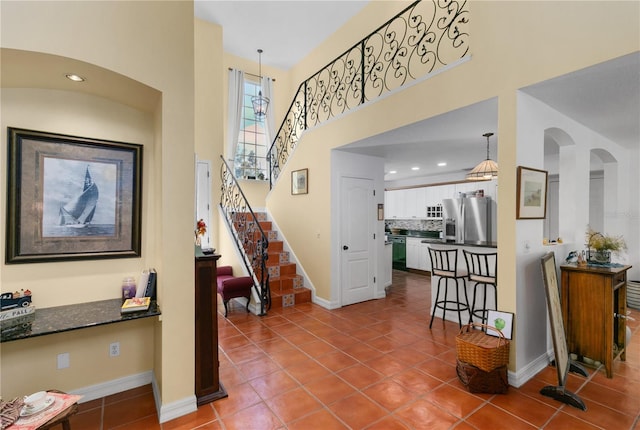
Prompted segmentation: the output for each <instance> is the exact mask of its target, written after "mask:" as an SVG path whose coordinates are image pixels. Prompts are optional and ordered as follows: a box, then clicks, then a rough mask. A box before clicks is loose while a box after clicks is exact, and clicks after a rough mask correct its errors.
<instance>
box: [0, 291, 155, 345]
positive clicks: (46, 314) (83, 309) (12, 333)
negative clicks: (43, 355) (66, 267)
mask: <svg viewBox="0 0 640 430" xmlns="http://www.w3.org/2000/svg"><path fill="white" fill-rule="evenodd" d="M121 305H122V299H109V300H100V301H97V302H88V303H78V304H74V305H65V306H56V307H51V308H43V309H36V311H35V312H34V313H32V314H31V315H28V316H26V317H20V323H19V324H17V325H13V324H14V323H15V322H13V321H12V322H11V323H7V322H4V323H3V324H2V331H1V333H0V342H10V341H12V340H19V339H27V338H30V337H36V336H44V335H47V334H54V333H61V332H65V331H71V330H78V329H81V328H87V327H94V326H99V325H105V324H113V323H119V322H123V321H130V320H135V319H139V318H148V317H153V316H156V315H160V307H159V306H158V303H157V302H156V301H155V300H154V301H152V302H151V306H149V309H147V310H146V311H140V312H131V313H125V314H121V313H120V306H121Z"/></svg>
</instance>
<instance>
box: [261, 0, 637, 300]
mask: <svg viewBox="0 0 640 430" xmlns="http://www.w3.org/2000/svg"><path fill="white" fill-rule="evenodd" d="M379 3H383V4H379ZM386 3H388V2H372V3H371V4H370V5H368V6H367V7H366V8H365V10H364V11H363V13H361V14H359V15H358V16H357V17H355V18H354V19H353V20H352V21H351V22H350V23H349V25H348V26H345V27H344V28H342V29H340V30H339V31H337V32H336V33H335V34H334V35H333V36H332V38H331V41H333V42H336V41H343V40H344V41H352V40H354V38H356V37H362V35H363V33H362V31H361V29H362V27H363V26H364V24H363V23H362V22H361V21H360V20H361V19H362V20H370V19H372V18H371V17H372V16H373V15H376V14H374V10H375V11H378V10H382V9H385V8H388V7H393V6H392V5H389V4H386ZM638 5H639V3H638V2H619V3H615V7H612V4H611V3H610V2H471V3H470V4H469V7H470V10H471V13H470V19H471V22H470V33H471V38H470V44H471V51H470V52H471V57H472V58H471V60H470V61H468V62H466V63H464V64H461V65H459V66H457V67H455V68H453V69H451V70H448V71H446V72H445V73H441V74H439V75H437V76H434V77H432V78H431V79H428V80H426V81H423V82H421V83H419V84H417V85H414V86H412V87H411V88H410V89H408V90H405V91H400V92H398V93H396V94H393V95H391V96H389V97H387V98H385V99H383V100H379V101H377V102H376V103H374V104H371V105H369V106H366V107H364V108H361V109H359V110H357V111H353V112H350V113H347V114H346V115H344V117H343V118H341V119H340V120H338V121H333V122H331V123H329V124H325V125H323V126H320V127H318V128H316V129H313V130H310V131H309V132H307V133H306V134H305V135H304V137H303V138H302V140H301V141H300V143H299V145H298V147H297V149H296V152H295V153H294V155H293V157H292V158H291V159H290V161H289V163H288V164H287V165H286V168H285V169H284V170H283V172H282V174H281V176H280V178H281V179H280V181H279V182H278V183H277V185H276V187H275V189H274V190H273V191H272V193H271V194H270V196H269V198H268V207H269V209H270V210H271V211H272V212H273V213H274V214H275V215H276V220H277V222H278V224H279V226H280V227H281V229H282V231H283V233H284V234H285V235H286V237H287V239H288V240H289V243H290V244H291V247H292V248H293V249H295V250H296V255H298V257H299V258H300V260H301V264H302V265H303V267H304V269H305V271H306V272H307V273H308V274H309V276H310V278H311V279H312V280H313V283H314V284H315V286H316V288H317V294H318V296H320V297H322V298H325V299H329V297H330V291H331V289H332V288H335V287H336V286H331V285H330V284H329V275H328V272H329V271H328V270H327V268H329V267H331V264H330V263H331V258H330V257H331V252H332V249H335V247H336V246H337V245H336V244H334V245H333V248H332V244H331V243H330V241H329V239H328V238H329V237H330V234H331V229H332V228H333V227H332V226H331V225H330V222H329V219H330V216H329V214H330V206H331V204H332V196H331V195H330V189H329V175H328V170H329V169H330V165H329V152H330V150H331V149H332V148H336V147H340V146H342V145H345V144H348V143H351V142H353V141H356V140H358V139H362V138H365V137H368V136H371V135H375V134H378V133H381V132H384V131H387V130H391V129H395V128H397V127H401V126H403V125H406V124H410V123H413V122H416V121H419V120H422V119H426V118H430V117H433V116H436V115H438V114H441V113H445V112H448V111H451V110H454V109H457V108H460V107H464V106H467V105H470V104H472V103H476V102H479V101H482V100H486V99H489V98H492V97H495V96H497V97H498V98H499V112H498V123H499V127H498V130H497V135H498V140H499V145H498V148H499V149H498V163H499V165H500V171H501V174H500V179H499V180H500V188H499V195H500V196H499V199H498V201H499V207H498V217H499V219H500V223H499V227H498V238H499V243H498V245H499V250H500V264H499V267H500V273H499V277H500V279H501V284H502V285H505V286H511V287H505V288H500V291H499V299H498V300H499V302H500V304H501V308H502V309H504V310H508V311H509V310H511V311H514V310H515V306H516V300H515V298H516V291H517V290H516V273H515V270H516V269H515V268H516V261H515V259H516V257H515V256H516V252H515V247H516V234H515V232H516V228H515V227H516V220H515V194H516V193H515V172H516V154H517V146H516V116H515V112H516V90H517V89H518V88H520V87H523V86H525V85H529V84H533V83H536V82H539V81H543V80H546V79H549V78H552V77H555V76H558V75H561V74H564V73H567V72H569V71H573V70H577V69H580V68H584V67H586V66H589V65H592V64H595V63H599V62H602V61H605V60H608V59H611V58H615V57H618V56H621V55H624V54H627V53H630V52H634V51H637V50H638V49H639V48H640V37H639V30H638V11H639V8H638ZM396 7H398V6H397V5H396ZM380 15H382V14H380ZM380 15H376V16H378V18H377V19H378V21H380V22H382V21H384V20H385V18H384V16H391V15H392V13H391V12H390V13H389V14H387V15H382V16H380ZM603 17H606V19H603ZM541 22H544V23H545V26H544V29H542V28H541V27H540V25H539V23H541ZM594 29H597V31H596V34H597V37H596V35H595V34H594ZM356 30H358V31H359V32H358V33H357V34H354V32H356ZM585 41H589V42H588V43H585ZM344 44H345V45H347V46H346V47H349V46H351V44H352V43H350V42H349V43H347V42H345V43H344ZM340 46H343V45H342V44H341V43H334V44H333V45H332V43H331V42H327V43H325V44H323V45H322V46H320V47H319V48H318V49H316V50H315V51H314V52H313V53H312V54H311V55H310V56H309V57H307V58H306V59H305V60H304V61H303V62H301V63H300V64H299V65H297V66H296V67H295V68H294V70H293V71H292V76H293V77H294V78H296V79H298V78H299V79H304V78H306V77H308V76H310V75H311V74H312V73H313V72H315V71H316V70H317V69H316V70H313V68H314V67H316V68H317V67H321V66H323V65H324V64H326V63H328V62H329V61H331V60H332V59H333V58H335V56H336V55H338V54H339V52H338V49H339V47H340ZM307 167H308V168H309V178H310V179H309V194H308V195H306V196H291V195H290V194H289V189H288V188H289V180H288V178H289V175H290V171H291V170H295V169H299V168H307ZM311 214H313V215H312V216H313V221H312V226H313V228H308V227H307V226H308V225H309V217H310V216H311ZM317 233H320V239H317V237H316V234H317ZM309 243H313V246H309Z"/></svg>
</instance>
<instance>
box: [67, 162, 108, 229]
mask: <svg viewBox="0 0 640 430" xmlns="http://www.w3.org/2000/svg"><path fill="white" fill-rule="evenodd" d="M98 196H99V192H98V186H97V185H96V183H95V182H93V179H92V178H91V173H89V166H87V170H86V171H85V175H84V186H83V188H82V193H80V194H79V195H77V196H75V197H74V198H72V199H71V200H70V201H69V202H68V203H66V204H65V205H64V206H62V207H61V208H60V223H59V225H61V226H65V227H72V228H83V227H86V226H87V225H88V224H89V223H90V222H91V220H92V219H93V215H94V213H95V211H96V204H97V203H98Z"/></svg>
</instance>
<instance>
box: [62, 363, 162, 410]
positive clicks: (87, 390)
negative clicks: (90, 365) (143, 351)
mask: <svg viewBox="0 0 640 430" xmlns="http://www.w3.org/2000/svg"><path fill="white" fill-rule="evenodd" d="M152 379H153V372H152V371H151V370H148V371H146V372H143V373H138V374H135V375H129V376H125V377H122V378H118V379H113V380H111V381H107V382H102V383H100V384H96V385H90V386H88V387H84V388H79V389H77V390H73V391H71V392H70V393H71V394H78V395H81V396H82V399H80V401H79V402H78V403H84V402H89V401H91V400H95V399H100V398H102V397H105V396H110V395H112V394H117V393H121V392H123V391H127V390H131V389H132V388H137V387H141V386H143V385H147V384H150V383H151V382H152Z"/></svg>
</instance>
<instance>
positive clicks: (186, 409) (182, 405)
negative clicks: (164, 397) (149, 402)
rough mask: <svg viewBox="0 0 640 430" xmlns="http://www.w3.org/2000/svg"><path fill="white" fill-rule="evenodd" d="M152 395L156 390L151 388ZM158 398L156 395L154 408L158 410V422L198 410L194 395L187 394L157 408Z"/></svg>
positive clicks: (164, 421)
mask: <svg viewBox="0 0 640 430" xmlns="http://www.w3.org/2000/svg"><path fill="white" fill-rule="evenodd" d="M153 392H154V395H155V393H156V390H153ZM158 403H159V399H158V398H157V397H156V410H158V421H159V422H160V424H162V423H166V422H167V421H171V420H174V419H176V418H180V417H181V416H183V415H187V414H190V413H192V412H195V411H197V410H198V401H197V399H196V396H188V397H185V398H184V399H180V400H178V401H175V402H173V403H169V404H166V405H161V406H160V407H159V408H158Z"/></svg>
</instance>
